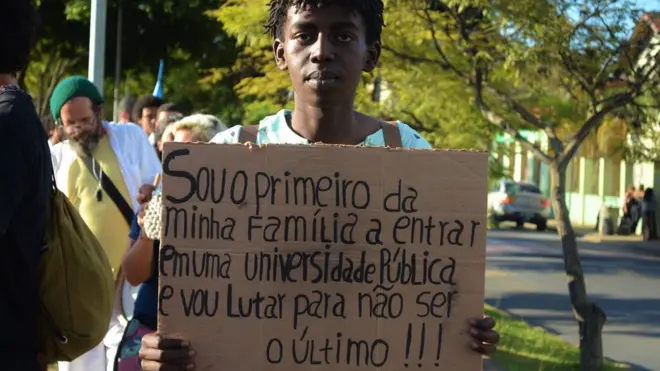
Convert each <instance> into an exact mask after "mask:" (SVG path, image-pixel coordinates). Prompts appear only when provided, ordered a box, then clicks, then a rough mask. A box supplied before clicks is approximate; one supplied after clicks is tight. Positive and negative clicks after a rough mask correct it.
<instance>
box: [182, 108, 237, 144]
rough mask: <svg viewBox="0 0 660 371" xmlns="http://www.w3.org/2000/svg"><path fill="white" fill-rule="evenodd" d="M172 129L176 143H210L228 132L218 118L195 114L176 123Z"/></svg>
mask: <svg viewBox="0 0 660 371" xmlns="http://www.w3.org/2000/svg"><path fill="white" fill-rule="evenodd" d="M172 125H173V128H172V134H174V141H175V142H183V143H189V142H205V143H206V142H209V141H210V140H211V138H213V137H214V136H215V135H216V134H218V133H219V132H221V131H224V130H227V126H226V125H225V124H223V123H222V121H220V120H219V119H218V118H217V117H215V116H212V115H205V114H195V115H191V116H187V117H184V118H183V119H181V120H179V121H177V122H175V123H174V124H172Z"/></svg>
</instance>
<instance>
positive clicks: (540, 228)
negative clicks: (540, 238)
mask: <svg viewBox="0 0 660 371" xmlns="http://www.w3.org/2000/svg"><path fill="white" fill-rule="evenodd" d="M546 229H548V221H547V220H543V221H540V222H538V223H537V224H536V230H537V231H539V232H544V231H545V230H546Z"/></svg>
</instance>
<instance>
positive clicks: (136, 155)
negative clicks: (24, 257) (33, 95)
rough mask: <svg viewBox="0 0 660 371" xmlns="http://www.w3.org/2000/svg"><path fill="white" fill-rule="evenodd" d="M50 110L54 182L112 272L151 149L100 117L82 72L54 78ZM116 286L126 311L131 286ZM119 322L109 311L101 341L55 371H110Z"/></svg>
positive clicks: (154, 168)
mask: <svg viewBox="0 0 660 371" xmlns="http://www.w3.org/2000/svg"><path fill="white" fill-rule="evenodd" d="M50 109H51V113H52V115H53V119H54V121H55V123H56V124H57V125H59V126H61V127H62V128H63V131H64V136H65V139H66V140H65V141H63V142H61V143H59V144H57V145H55V146H53V147H52V149H51V155H52V159H53V167H54V171H55V180H56V183H57V186H58V187H59V188H60V190H61V191H62V192H63V193H64V194H66V195H67V197H68V198H69V200H70V201H71V203H72V204H73V205H74V206H75V207H76V208H77V209H78V212H79V213H80V215H81V216H82V218H83V219H84V220H85V222H86V223H87V225H88V226H89V228H90V229H91V230H92V232H93V233H94V235H95V236H96V238H97V239H98V240H99V242H100V243H101V245H102V246H103V248H104V249H105V252H106V254H107V255H108V258H109V260H110V264H111V265H112V268H113V271H114V272H115V275H117V272H118V270H119V267H120V265H121V260H122V256H123V254H124V252H125V251H126V248H127V247H128V244H129V239H128V237H127V236H128V233H129V230H130V224H131V222H132V219H133V216H134V214H135V211H136V210H137V209H138V207H139V203H138V201H137V196H138V194H139V190H140V188H141V187H147V188H148V187H151V184H152V183H153V180H154V178H155V176H156V174H158V173H159V172H160V171H161V170H160V162H159V161H158V158H157V157H156V152H155V151H154V149H153V147H152V146H151V145H150V144H149V140H148V139H147V136H146V135H145V133H144V132H143V131H142V129H141V128H140V127H139V126H137V125H122V124H115V123H108V122H104V121H103V119H102V117H103V97H102V96H101V94H100V93H99V91H98V89H97V88H96V86H94V84H92V83H91V82H90V81H89V80H87V79H86V78H84V77H79V76H74V77H69V78H67V79H65V80H63V81H62V82H60V84H59V85H58V86H57V87H56V88H55V90H54V91H53V95H52V98H51V100H50ZM122 291H123V292H124V295H123V296H124V297H123V298H122V299H123V300H121V302H122V304H123V305H122V307H124V309H125V310H126V309H127V308H126V307H129V308H130V307H132V300H133V298H131V293H133V294H136V293H137V291H136V290H132V292H131V290H125V289H124V290H122ZM126 311H127V312H128V311H130V309H128V310H126ZM120 323H121V322H120V321H119V320H118V319H117V316H113V323H112V324H110V330H109V333H108V336H106V339H105V340H104V343H103V344H100V345H99V346H98V347H97V348H95V349H93V350H91V351H90V352H89V353H86V354H85V355H83V356H82V357H80V358H78V359H76V360H74V361H73V362H71V363H60V365H59V366H60V371H65V370H66V371H78V370H81V371H82V370H86V371H103V370H106V369H107V370H112V363H113V361H114V354H113V353H114V351H116V348H117V346H118V345H119V341H120V340H121V334H122V333H123V326H122V325H121V324H120Z"/></svg>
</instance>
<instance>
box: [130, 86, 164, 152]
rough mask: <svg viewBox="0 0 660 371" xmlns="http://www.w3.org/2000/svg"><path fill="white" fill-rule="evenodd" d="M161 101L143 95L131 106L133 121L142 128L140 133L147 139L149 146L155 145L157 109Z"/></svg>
mask: <svg viewBox="0 0 660 371" xmlns="http://www.w3.org/2000/svg"><path fill="white" fill-rule="evenodd" d="M162 104H163V100H162V99H160V98H158V97H153V96H151V95H145V96H144V97H142V98H140V100H138V101H137V103H135V106H133V119H134V120H135V123H136V124H138V125H140V126H141V127H142V131H144V133H145V134H147V137H149V143H151V145H155V144H156V135H155V131H156V120H157V119H158V108H159V107H160V106H161V105H162Z"/></svg>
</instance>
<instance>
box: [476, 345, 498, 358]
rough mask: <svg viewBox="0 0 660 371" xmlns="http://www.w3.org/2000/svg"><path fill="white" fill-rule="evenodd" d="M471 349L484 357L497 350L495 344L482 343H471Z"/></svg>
mask: <svg viewBox="0 0 660 371" xmlns="http://www.w3.org/2000/svg"><path fill="white" fill-rule="evenodd" d="M471 346H472V349H474V350H475V351H476V352H479V353H481V354H483V355H485V356H490V355H492V354H493V353H494V352H495V349H497V345H495V344H484V343H476V342H473V343H472V345H471Z"/></svg>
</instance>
